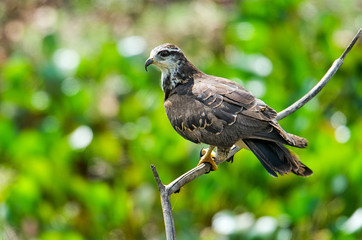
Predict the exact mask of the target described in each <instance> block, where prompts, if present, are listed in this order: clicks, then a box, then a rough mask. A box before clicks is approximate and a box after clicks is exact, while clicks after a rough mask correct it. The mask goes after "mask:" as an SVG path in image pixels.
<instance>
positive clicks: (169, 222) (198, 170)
mask: <svg viewBox="0 0 362 240" xmlns="http://www.w3.org/2000/svg"><path fill="white" fill-rule="evenodd" d="M361 35H362V28H360V29H359V31H358V32H357V34H356V36H355V37H354V38H353V40H352V41H351V43H350V44H349V45H348V47H347V48H346V49H345V51H344V52H343V54H342V55H341V57H340V58H338V59H336V60H335V61H334V62H333V64H332V66H331V67H330V68H329V70H328V71H327V73H326V74H325V75H324V76H323V78H322V79H321V80H320V81H319V82H318V83H317V84H316V85H315V86H314V87H313V88H312V89H311V90H310V91H309V92H308V93H307V94H305V95H304V96H303V97H302V98H300V99H299V100H298V101H296V102H295V103H294V104H292V105H291V106H289V107H287V108H286V109H284V110H283V111H281V112H280V113H278V116H277V118H276V119H277V121H279V120H281V119H283V118H285V117H287V116H289V115H290V114H292V113H294V112H295V111H297V110H298V109H299V108H301V107H303V106H304V105H305V104H306V103H307V102H309V101H310V100H311V99H312V98H314V97H315V96H316V95H317V94H318V93H319V92H320V91H321V90H322V88H323V87H324V86H325V85H326V84H327V83H328V81H329V80H330V79H331V78H332V77H333V75H334V74H335V73H336V72H337V70H338V69H339V67H340V66H341V65H342V64H343V60H344V58H345V57H346V55H347V54H348V53H349V51H350V50H351V49H352V47H353V46H354V45H355V43H356V42H357V40H358V39H359V38H360V37H361ZM215 163H216V164H220V163H221V162H218V161H216V162H215ZM151 169H152V172H153V175H154V177H155V180H156V182H157V186H158V190H159V191H160V195H161V205H162V211H163V217H164V222H165V230H166V238H167V240H173V239H176V231H175V224H174V220H173V217H172V208H171V200H170V199H171V195H172V194H173V193H175V192H178V191H179V190H180V189H181V187H183V186H184V185H186V184H187V183H189V182H191V181H193V180H194V179H195V178H197V177H199V176H201V175H203V174H205V173H208V172H210V170H211V165H210V164H209V163H203V164H201V165H199V166H196V167H195V168H193V169H191V170H190V171H188V172H186V173H184V174H182V175H181V176H180V177H178V178H177V179H175V180H174V181H172V182H171V183H170V184H168V185H164V184H163V183H162V182H161V180H160V177H159V175H158V173H157V170H156V167H155V166H154V165H151Z"/></svg>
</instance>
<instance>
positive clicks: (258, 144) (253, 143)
mask: <svg viewBox="0 0 362 240" xmlns="http://www.w3.org/2000/svg"><path fill="white" fill-rule="evenodd" d="M293 136H294V135H293ZM243 141H244V142H245V144H246V145H247V146H248V148H249V149H250V150H251V151H252V152H253V153H254V154H255V156H256V157H257V158H258V159H259V160H260V162H261V164H262V165H263V166H264V168H265V169H266V170H267V171H268V173H269V174H270V175H272V176H274V177H277V176H278V175H277V173H278V174H279V175H283V174H288V173H290V172H293V173H294V174H296V175H298V176H302V177H307V176H309V175H312V174H313V171H312V170H311V169H310V168H308V167H307V166H305V165H304V164H303V163H302V162H301V161H299V159H298V157H297V156H296V155H295V154H293V153H291V152H290V150H289V149H287V148H286V147H285V146H284V145H283V144H281V143H277V142H271V141H266V140H260V139H243Z"/></svg>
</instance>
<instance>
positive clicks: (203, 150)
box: [200, 148, 209, 158]
mask: <svg viewBox="0 0 362 240" xmlns="http://www.w3.org/2000/svg"><path fill="white" fill-rule="evenodd" d="M208 150H209V149H208V148H206V149H205V148H201V150H200V158H202V156H204V155H205V154H206V153H207V151H208Z"/></svg>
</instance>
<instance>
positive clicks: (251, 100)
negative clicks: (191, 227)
mask: <svg viewBox="0 0 362 240" xmlns="http://www.w3.org/2000/svg"><path fill="white" fill-rule="evenodd" d="M151 64H154V65H156V66H157V67H158V68H159V69H160V70H161V72H162V77H161V81H162V89H163V91H164V94H165V98H164V107H165V109H166V113H167V117H168V119H169V120H170V122H171V124H172V126H173V128H174V129H175V130H176V131H177V132H178V133H179V134H180V135H181V136H182V137H184V138H185V139H187V140H190V141H192V142H194V143H205V144H208V145H210V147H209V149H208V150H207V151H206V150H203V151H201V159H200V162H199V164H201V163H203V162H208V163H210V164H211V166H212V168H211V169H212V170H216V169H217V165H216V164H215V162H214V159H216V160H218V162H221V161H225V160H228V161H230V160H232V157H233V154H232V152H233V148H237V149H238V150H240V149H241V148H246V149H249V150H251V151H252V152H253V153H254V154H255V155H256V157H257V158H258V159H259V160H260V162H261V164H262V165H263V166H264V168H265V169H266V170H267V171H268V173H269V174H270V175H272V176H274V177H277V176H278V175H277V173H278V174H279V175H283V174H287V173H289V172H293V173H294V174H296V175H299V176H309V175H311V174H312V173H313V172H312V170H311V169H309V168H308V167H307V166H305V165H304V164H303V163H302V162H300V161H299V159H298V157H297V156H296V155H294V154H293V153H291V152H290V150H289V149H287V148H286V147H285V146H284V145H289V146H293V147H298V148H304V147H306V146H307V143H308V142H307V140H306V139H304V138H302V137H298V136H296V135H293V134H290V133H287V132H286V131H284V130H283V128H282V127H281V126H280V125H279V123H278V122H277V121H276V120H275V118H276V116H277V112H276V111H275V110H274V109H272V108H270V107H269V106H268V105H266V104H265V103H264V102H263V101H262V100H260V99H257V98H255V97H254V96H253V95H252V94H251V93H250V92H248V91H247V90H245V89H244V88H243V87H242V86H240V85H239V84H237V83H235V82H233V81H231V80H228V79H225V78H221V77H216V76H211V75H207V74H205V73H203V72H201V71H200V70H198V69H197V68H196V67H195V66H194V65H193V64H192V63H191V62H189V61H188V60H187V59H186V57H185V55H184V53H183V52H182V50H181V49H180V48H179V47H177V46H175V45H173V44H169V43H166V44H162V45H160V46H158V47H156V48H154V49H153V50H152V51H151V54H150V57H149V58H148V59H147V61H146V63H145V68H146V70H147V67H148V66H149V65H151ZM215 147H217V151H216V154H215V153H214V152H213V149H214V148H215ZM230 155H231V156H230Z"/></svg>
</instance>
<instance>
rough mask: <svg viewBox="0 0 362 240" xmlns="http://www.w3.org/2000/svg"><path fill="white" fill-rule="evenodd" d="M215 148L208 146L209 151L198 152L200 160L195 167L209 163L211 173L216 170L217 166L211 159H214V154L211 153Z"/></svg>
mask: <svg viewBox="0 0 362 240" xmlns="http://www.w3.org/2000/svg"><path fill="white" fill-rule="evenodd" d="M214 148H215V147H212V146H210V148H209V149H202V150H201V152H200V155H201V158H200V161H199V163H198V164H197V166H199V165H201V164H202V163H210V164H211V171H216V170H217V165H216V164H215V161H214V159H213V158H215V153H214V152H213V151H212V150H213V149H214Z"/></svg>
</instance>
